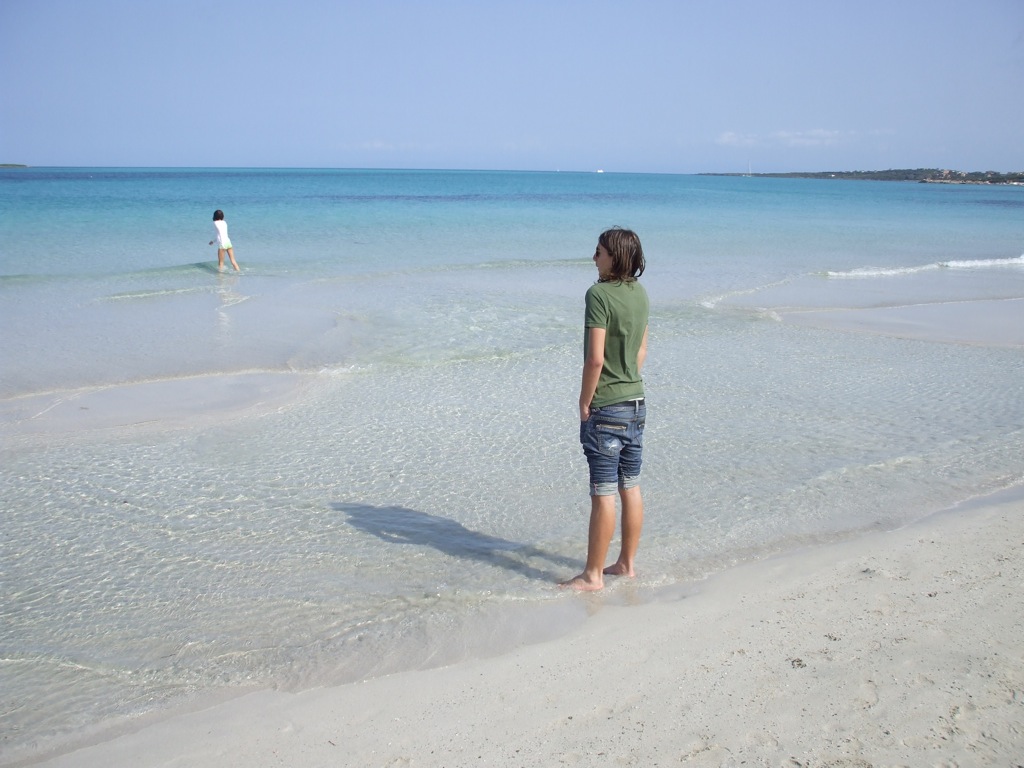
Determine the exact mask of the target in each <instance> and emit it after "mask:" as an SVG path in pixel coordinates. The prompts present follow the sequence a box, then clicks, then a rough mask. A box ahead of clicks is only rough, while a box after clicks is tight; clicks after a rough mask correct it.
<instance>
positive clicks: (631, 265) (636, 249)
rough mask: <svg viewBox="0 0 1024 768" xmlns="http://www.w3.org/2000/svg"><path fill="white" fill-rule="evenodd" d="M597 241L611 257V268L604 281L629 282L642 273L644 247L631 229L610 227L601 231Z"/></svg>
mask: <svg viewBox="0 0 1024 768" xmlns="http://www.w3.org/2000/svg"><path fill="white" fill-rule="evenodd" d="M597 242H599V243H600V244H601V245H603V246H604V248H605V250H606V251H608V255H609V256H611V257H612V268H611V271H610V274H609V275H608V277H607V278H606V279H605V282H610V281H622V282H624V283H631V282H633V281H634V280H636V279H637V278H638V277H640V275H642V274H643V273H644V267H645V266H646V263H645V262H644V249H643V246H642V245H640V238H639V237H637V234H636V232H634V231H633V230H631V229H623V228H622V227H612V228H611V229H608V230H605V231H604V232H602V233H601V236H600V237H599V238H598V239H597Z"/></svg>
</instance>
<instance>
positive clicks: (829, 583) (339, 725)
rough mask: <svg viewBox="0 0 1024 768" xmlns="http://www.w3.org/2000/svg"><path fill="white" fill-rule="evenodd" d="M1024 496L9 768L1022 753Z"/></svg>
mask: <svg viewBox="0 0 1024 768" xmlns="http://www.w3.org/2000/svg"><path fill="white" fill-rule="evenodd" d="M1022 490H1024V489H1022V487H1021V486H1016V487H1014V488H1010V489H1007V490H1005V491H1002V492H1000V493H998V494H995V495H993V496H989V497H985V498H982V499H975V500H971V501H967V502H965V503H963V504H961V505H958V506H957V507H954V508H952V509H948V510H944V511H942V512H938V513H936V514H934V515H931V516H930V517H928V518H925V519H924V520H921V521H918V522H915V523H913V524H910V525H908V526H905V527H904V528H901V529H898V530H895V531H886V532H881V531H880V532H873V533H868V534H865V535H864V536H861V537H859V538H856V539H852V540H847V541H843V542H839V543H836V544H829V545H825V546H818V547H812V548H808V549H803V550H799V551H796V552H791V553H788V554H785V555H780V556H776V557H772V558H768V559H765V560H761V561H758V562H754V563H748V564H744V565H740V566H737V567H735V568H731V569H729V570H728V571H725V572H723V573H720V574H718V575H716V576H714V577H712V578H710V579H708V580H707V581H705V582H701V583H698V584H694V585H691V587H690V589H688V591H687V593H686V594H685V595H684V596H682V597H680V598H673V599H668V600H665V601H656V602H649V603H645V604H642V605H634V606H631V605H628V602H627V603H626V604H623V603H622V601H621V596H622V593H623V592H624V590H622V589H621V588H620V589H618V590H615V592H616V593H618V595H617V596H618V598H619V599H616V600H608V599H606V598H604V597H603V596H602V595H601V593H596V594H591V595H581V596H579V598H578V599H579V600H581V601H582V602H583V603H584V605H585V606H586V609H587V610H588V612H589V613H590V614H591V615H590V617H589V618H588V620H587V621H586V622H584V623H583V624H582V626H580V627H578V628H577V629H575V630H573V631H571V632H570V633H569V634H567V635H565V636H563V637H560V638H558V639H555V640H551V641H547V642H542V643H537V644H532V645H524V646H520V647H518V648H516V649H515V650H512V651H510V652H507V653H504V654H502V655H500V656H496V657H493V658H488V659H482V660H471V661H465V662H460V663H457V664H454V665H451V666H447V667H442V668H435V669H429V670H425V671H412V672H401V673H396V674H393V675H388V676H385V677H379V678H374V679H370V680H367V681H364V682H357V683H350V684H346V685H341V686H336V687H329V688H318V689H311V690H306V691H302V692H300V693H295V694H291V693H284V692H280V691H271V690H261V691H257V692H254V693H250V694H247V695H245V696H242V697H240V698H237V699H232V700H230V701H227V702H225V703H221V704H217V705H215V706H212V707H209V708H206V709H203V710H198V711H194V712H190V713H186V714H178V715H175V716H172V717H170V718H167V719H161V720H158V721H156V722H152V723H149V724H147V725H144V726H142V727H141V728H140V729H139V730H137V731H135V732H132V733H125V734H123V735H120V736H117V737H115V738H112V739H110V740H108V741H104V742H102V743H99V744H95V745H93V746H89V747H85V748H82V749H79V750H77V751H74V752H71V753H68V754H65V755H61V756H58V757H53V758H51V759H48V760H43V761H42V762H38V763H36V762H31V761H23V762H21V763H19V764H22V765H25V764H39V765H46V766H50V767H51V768H59V767H62V766H71V765H75V766H85V767H86V768H89V767H91V766H96V767H97V768H99V767H100V766H104V768H105V766H107V765H110V764H115V765H128V764H131V765H136V766H150V765H152V766H157V765H168V764H189V765H195V766H218V767H219V766H257V767H258V766H270V765H282V764H284V765H296V766H303V765H309V766H313V765H326V764H331V765H353V766H356V765H359V766H378V765H379V766H385V765H396V764H406V765H408V764H414V765H423V766H443V765H453V764H456V765H462V764H468V763H469V762H471V761H472V762H475V763H480V764H487V765H497V766H505V765H507V766H513V765H549V764H556V763H558V762H559V761H561V762H570V763H572V762H576V763H583V764H588V761H594V760H600V761H602V762H608V761H609V760H612V761H614V760H615V759H618V760H621V761H624V762H626V763H628V764H655V763H656V762H658V761H659V760H661V761H667V762H673V763H682V764H694V765H723V764H730V765H732V764H736V765H739V764H741V763H742V762H743V761H744V760H746V761H747V762H748V763H753V764H762V762H757V761H765V760H768V759H771V760H772V763H771V764H776V761H778V760H785V759H787V758H788V759H789V760H790V761H791V762H790V763H783V764H789V765H816V764H821V763H823V762H824V763H830V762H831V761H835V760H845V761H847V762H849V761H854V762H855V761H857V760H866V761H869V762H875V761H882V762H885V763H889V762H906V763H909V764H921V761H922V760H926V761H927V762H929V763H930V764H936V763H937V762H938V761H942V760H946V761H957V762H959V763H960V764H992V762H993V761H998V760H1010V759H1012V758H1015V757H1019V755H1020V754H1021V753H1022V750H1024V728H1021V726H1020V723H1021V722H1024V717H1022V716H1024V651H1022V650H1021V647H1020V644H1019V637H1020V636H1021V635H1022V634H1024V618H1022V617H1024V610H1022V609H1024V594H1022V593H1021V591H1020V589H1019V586H1020V584H1021V581H1022V578H1024V565H1022V562H1021V560H1020V558H1019V556H1018V555H1017V548H1018V547H1019V545H1020V542H1021V541H1024V493H1022ZM627 611H628V613H626V612H627ZM967 627H970V628H971V629H972V631H970V632H967V631H965V628H967ZM780 705H781V706H780ZM737 712H740V713H741V716H739V717H737ZM510 714H511V715H512V717H509V715H510ZM1007 764H1011V763H1007Z"/></svg>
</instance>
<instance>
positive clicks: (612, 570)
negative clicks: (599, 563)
mask: <svg viewBox="0 0 1024 768" xmlns="http://www.w3.org/2000/svg"><path fill="white" fill-rule="evenodd" d="M604 574H605V576H628V577H629V578H631V579H633V578H636V572H635V571H634V570H633V569H632V568H630V567H629V566H627V565H624V564H622V563H613V564H612V565H609V566H608V567H607V568H605V569H604Z"/></svg>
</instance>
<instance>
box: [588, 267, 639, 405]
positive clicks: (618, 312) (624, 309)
mask: <svg viewBox="0 0 1024 768" xmlns="http://www.w3.org/2000/svg"><path fill="white" fill-rule="evenodd" d="M649 314H650V305H649V302H648V300H647V291H645V290H644V287H643V286H642V285H640V283H638V282H636V281H635V280H634V281H632V282H629V283H625V282H607V283H594V284H593V285H592V286H590V288H589V289H587V297H586V315H585V318H584V323H583V326H584V333H583V357H584V359H586V356H587V353H588V352H589V350H588V349H587V347H588V345H589V342H590V333H589V332H588V331H587V330H586V329H588V328H604V329H605V341H604V368H602V369H601V378H600V379H599V380H598V382H597V391H596V392H595V393H594V400H593V402H592V403H591V406H592V407H594V408H600V407H602V406H605V405H612V404H613V403H621V402H623V401H625V400H635V399H638V398H641V397H643V396H644V382H643V379H641V378H640V370H639V368H638V366H637V359H636V358H637V354H638V353H639V351H640V343H641V342H642V341H643V338H644V332H645V331H646V330H647V319H648V315H649Z"/></svg>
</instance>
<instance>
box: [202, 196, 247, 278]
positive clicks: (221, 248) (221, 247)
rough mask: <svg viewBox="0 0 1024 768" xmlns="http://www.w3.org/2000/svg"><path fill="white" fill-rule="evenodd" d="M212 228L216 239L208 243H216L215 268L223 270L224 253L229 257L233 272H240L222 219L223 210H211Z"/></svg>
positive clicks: (226, 226)
mask: <svg viewBox="0 0 1024 768" xmlns="http://www.w3.org/2000/svg"><path fill="white" fill-rule="evenodd" d="M213 228H214V229H215V230H217V239H216V240H211V241H210V245H213V244H214V243H216V244H217V269H218V270H219V271H221V272H223V271H224V253H225V252H226V253H227V255H228V258H229V259H231V266H232V267H234V268H235V272H240V271H241V270H239V268H238V262H237V261H235V249H234V248H232V247H231V238H229V237H228V223H227V222H226V221H224V211H220V210H217V211H214V212H213Z"/></svg>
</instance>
